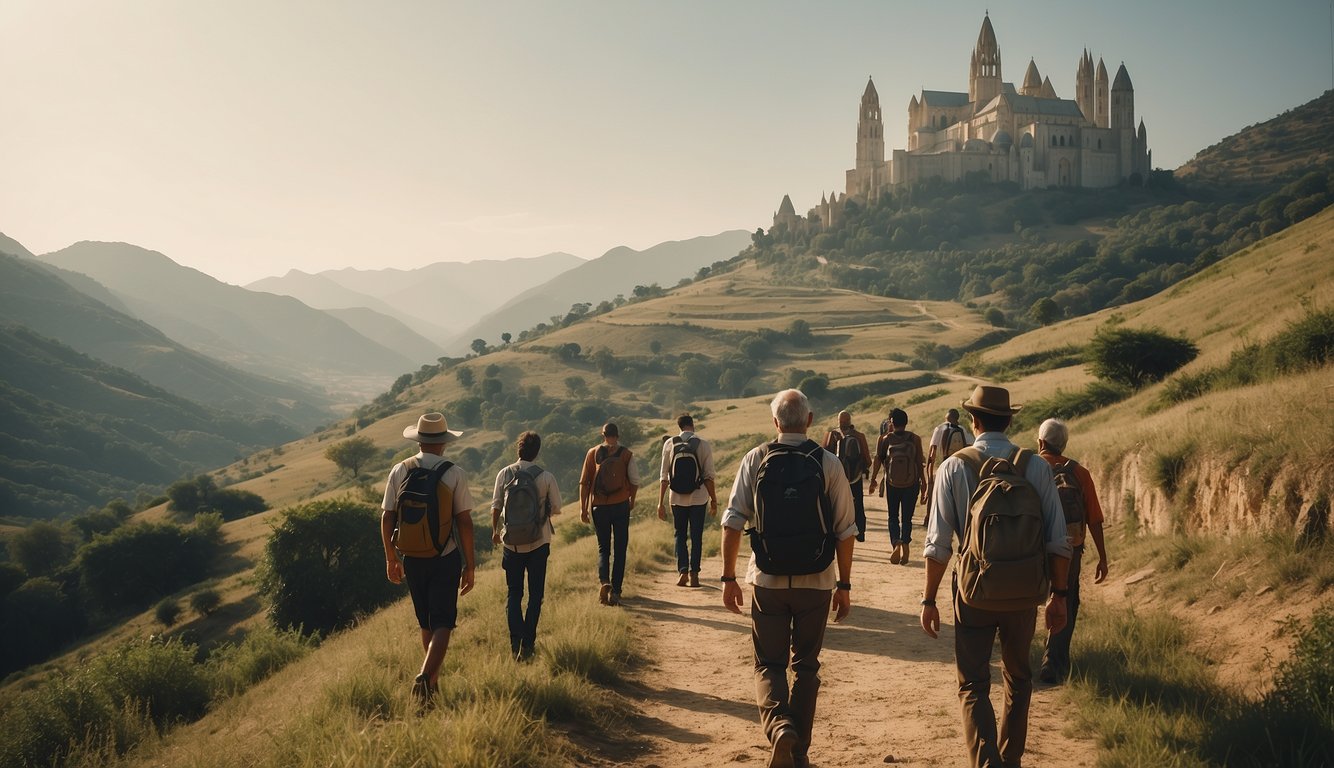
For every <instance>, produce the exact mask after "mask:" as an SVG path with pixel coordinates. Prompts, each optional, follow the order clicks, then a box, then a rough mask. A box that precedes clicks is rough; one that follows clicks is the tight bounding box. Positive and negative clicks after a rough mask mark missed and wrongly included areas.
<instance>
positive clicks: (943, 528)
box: [922, 432, 1073, 563]
mask: <svg viewBox="0 0 1334 768" xmlns="http://www.w3.org/2000/svg"><path fill="white" fill-rule="evenodd" d="M973 447H974V448H977V449H978V450H980V451H982V454H983V455H984V456H996V457H1000V458H1005V457H1008V456H1009V455H1010V454H1011V453H1013V452H1014V449H1015V445H1014V443H1012V442H1010V439H1009V438H1008V437H1006V436H1005V433H1004V432H983V433H982V434H980V435H978V436H977V439H976V440H974V441H973ZM1024 478H1025V479H1027V480H1028V482H1030V483H1032V484H1033V487H1034V488H1035V489H1037V492H1038V497H1039V498H1040V499H1041V500H1042V520H1043V522H1044V523H1045V524H1046V531H1047V553H1048V554H1052V555H1057V556H1060V557H1064V558H1067V559H1068V558H1069V557H1070V555H1071V553H1072V552H1073V550H1072V549H1071V547H1070V539H1069V537H1068V536H1067V535H1066V531H1065V512H1064V510H1062V509H1061V498H1060V496H1058V495H1057V494H1056V484H1055V482H1053V481H1052V476H1051V465H1050V464H1048V463H1047V462H1046V461H1044V460H1043V459H1042V457H1041V456H1039V455H1038V453H1037V451H1034V452H1033V454H1032V456H1031V457H1030V458H1029V459H1028V467H1027V468H1026V469H1025V471H1024ZM977 482H978V478H977V476H976V475H974V474H973V472H972V470H970V469H969V468H968V466H967V465H966V464H964V463H963V459H960V458H959V457H958V456H957V455H956V456H951V457H949V458H948V459H946V460H945V461H944V462H943V463H942V464H941V465H940V469H938V470H936V483H935V485H934V486H933V487H932V489H931V508H930V509H929V510H927V521H926V547H925V548H924V549H923V552H922V554H923V555H924V556H926V557H929V558H931V559H932V560H935V561H936V562H938V563H949V561H950V555H951V554H952V553H953V551H954V550H953V548H952V547H951V539H952V537H953V536H955V535H956V534H959V535H962V532H963V521H964V520H966V519H967V518H968V501H969V499H971V498H972V496H973V491H975V490H977Z"/></svg>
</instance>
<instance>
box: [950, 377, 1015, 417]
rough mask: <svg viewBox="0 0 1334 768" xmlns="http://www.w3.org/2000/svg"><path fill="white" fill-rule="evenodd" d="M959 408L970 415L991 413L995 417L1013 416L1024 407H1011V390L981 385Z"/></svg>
mask: <svg viewBox="0 0 1334 768" xmlns="http://www.w3.org/2000/svg"><path fill="white" fill-rule="evenodd" d="M959 407H961V408H963V409H964V410H965V411H968V412H969V413H990V414H992V415H993V416H1013V415H1015V414H1016V413H1018V412H1019V411H1020V409H1022V408H1023V407H1024V406H1022V405H1011V404H1010V390H1008V389H1006V388H1005V387H989V386H987V385H985V384H979V385H977V388H976V389H974V390H973V394H972V395H971V396H969V398H968V399H967V400H964V401H963V402H961V403H959Z"/></svg>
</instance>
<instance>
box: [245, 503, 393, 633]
mask: <svg viewBox="0 0 1334 768" xmlns="http://www.w3.org/2000/svg"><path fill="white" fill-rule="evenodd" d="M377 518H378V516H377V515H376V514H375V510H373V509H371V508H369V507H366V506H363V505H361V504H357V503H355V502H353V501H351V500H349V499H338V500H331V501H321V502H316V503H313V504H306V505H304V506H300V507H294V508H292V509H289V510H287V511H286V512H284V513H283V515H282V519H281V520H280V521H279V523H278V525H277V526H276V527H275V528H274V530H273V534H272V535H271V536H270V537H269V541H268V544H267V545H266V546H265V548H264V561H263V563H262V564H261V566H260V573H259V583H260V591H261V592H262V593H263V594H264V595H266V596H267V597H268V599H269V601H270V602H271V604H272V610H271V613H270V616H271V617H272V619H273V622H274V624H276V625H277V626H279V627H282V628H292V627H301V628H302V629H303V631H305V632H307V633H309V632H320V633H327V632H330V631H332V630H334V629H338V628H341V627H344V626H347V625H348V624H350V623H351V622H352V621H353V620H354V619H355V618H356V617H357V616H358V615H359V614H362V613H365V612H367V611H372V610H375V609H376V608H379V607H380V606H382V605H384V604H386V603H388V602H390V601H391V600H393V599H394V598H396V597H398V596H399V594H400V587H399V586H397V585H394V584H391V583H390V582H389V581H388V580H387V579H385V573H384V551H383V549H382V548H381V546H380V540H379V537H378V536H375V535H373V533H372V532H373V531H375V530H376V525H377Z"/></svg>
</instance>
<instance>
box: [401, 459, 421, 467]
mask: <svg viewBox="0 0 1334 768" xmlns="http://www.w3.org/2000/svg"><path fill="white" fill-rule="evenodd" d="M421 465H422V462H421V459H419V458H417V457H416V456H410V457H408V458H406V459H404V460H403V466H405V467H407V468H408V469H409V470H413V469H416V468H417V467H420V466H421Z"/></svg>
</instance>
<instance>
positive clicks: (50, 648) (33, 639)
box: [0, 576, 83, 674]
mask: <svg viewBox="0 0 1334 768" xmlns="http://www.w3.org/2000/svg"><path fill="white" fill-rule="evenodd" d="M82 630H83V612H81V611H79V610H78V609H77V606H76V605H75V601H74V600H72V599H71V598H70V597H69V596H68V595H66V594H65V592H64V590H62V589H61V587H60V585H59V584H57V583H56V582H55V581H52V580H51V579H48V578H46V577H44V576H43V577H41V578H36V579H28V580H27V581H25V582H23V584H22V585H21V586H19V587H18V588H17V589H15V590H13V591H12V592H10V593H9V594H8V595H6V596H5V598H4V600H2V601H0V674H3V673H6V672H10V671H13V670H16V669H22V668H23V667H25V666H27V665H28V664H32V663H34V662H37V661H41V660H42V659H45V658H47V657H49V656H50V655H51V654H52V653H54V652H56V651H58V650H59V649H60V648H61V647H62V646H63V645H64V644H65V643H67V642H69V641H70V640H72V639H74V638H75V637H77V636H78V635H79V633H80V632H81V631H82Z"/></svg>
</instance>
